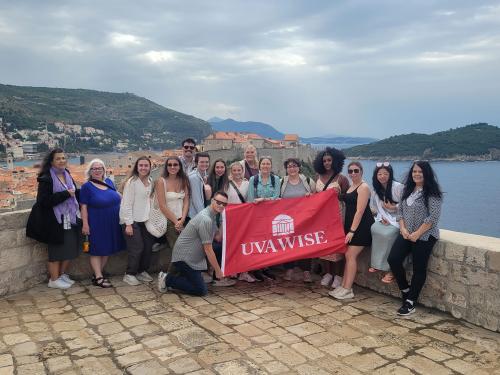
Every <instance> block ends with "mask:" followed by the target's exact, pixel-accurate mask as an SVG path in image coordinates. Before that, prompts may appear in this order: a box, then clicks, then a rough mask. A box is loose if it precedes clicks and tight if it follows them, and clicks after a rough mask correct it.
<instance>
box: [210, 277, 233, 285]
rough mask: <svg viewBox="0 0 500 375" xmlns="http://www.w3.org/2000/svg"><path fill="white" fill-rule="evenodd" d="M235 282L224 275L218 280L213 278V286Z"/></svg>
mask: <svg viewBox="0 0 500 375" xmlns="http://www.w3.org/2000/svg"><path fill="white" fill-rule="evenodd" d="M234 284H236V280H231V279H228V278H226V277H224V278H223V279H220V280H214V284H213V285H214V286H233V285H234Z"/></svg>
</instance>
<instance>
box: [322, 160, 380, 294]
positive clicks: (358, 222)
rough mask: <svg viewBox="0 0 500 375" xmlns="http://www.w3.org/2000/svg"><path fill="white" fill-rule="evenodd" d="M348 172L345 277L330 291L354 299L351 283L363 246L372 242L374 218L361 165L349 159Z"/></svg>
mask: <svg viewBox="0 0 500 375" xmlns="http://www.w3.org/2000/svg"><path fill="white" fill-rule="evenodd" d="M347 173H348V174H349V177H350V178H351V181H352V185H351V186H350V187H349V189H348V190H347V193H345V196H344V202H345V206H346V210H345V221H344V232H345V233H346V236H345V243H346V244H347V251H346V253H345V268H344V278H343V280H342V285H340V286H339V287H338V288H336V289H334V290H333V291H331V292H330V293H329V295H330V296H332V297H334V298H336V299H348V298H354V293H353V291H352V284H353V283H354V278H355V276H356V271H357V268H358V263H357V259H358V255H359V254H360V253H361V251H362V250H363V248H364V247H365V246H370V245H371V243H372V235H371V232H370V228H371V226H372V224H373V221H374V220H373V215H372V213H371V210H370V207H369V203H370V187H369V186H368V184H367V183H366V182H365V181H363V166H362V165H361V163H360V162H358V161H353V162H350V163H349V165H348V166H347Z"/></svg>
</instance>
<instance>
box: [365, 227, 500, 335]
mask: <svg viewBox="0 0 500 375" xmlns="http://www.w3.org/2000/svg"><path fill="white" fill-rule="evenodd" d="M370 254H371V250H370V249H368V250H365V251H364V252H363V254H362V255H361V257H360V260H359V265H358V275H357V277H356V283H357V284H358V285H361V286H364V287H367V288H369V289H372V290H376V291H378V292H381V293H385V294H390V295H392V296H397V297H399V296H400V293H399V290H398V288H397V285H396V283H395V282H394V283H393V284H389V285H387V284H384V283H382V282H381V281H380V277H381V276H382V273H380V274H379V273H375V274H374V273H369V272H368V267H370V264H369V263H370ZM408 268H409V269H410V268H411V266H409V267H408ZM499 271H500V238H494V237H485V236H478V235H473V234H467V233H459V232H452V231H448V230H441V239H440V240H439V241H438V242H437V243H436V245H435V247H434V250H433V253H432V256H431V259H430V261H429V268H428V273H427V282H426V284H425V286H424V289H423V290H422V293H421V295H420V300H419V302H420V303H421V304H423V305H425V306H428V307H434V308H436V309H438V310H441V311H446V312H449V313H451V314H452V315H453V316H454V317H456V318H459V319H464V320H467V321H469V322H471V323H474V324H476V325H480V326H483V327H485V328H487V329H490V330H492V331H500V278H499ZM410 274H411V273H410V272H409V271H408V275H407V276H408V278H409V277H410Z"/></svg>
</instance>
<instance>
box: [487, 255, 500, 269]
mask: <svg viewBox="0 0 500 375" xmlns="http://www.w3.org/2000/svg"><path fill="white" fill-rule="evenodd" d="M487 258H488V269H490V270H491V271H494V272H500V251H488V254H487Z"/></svg>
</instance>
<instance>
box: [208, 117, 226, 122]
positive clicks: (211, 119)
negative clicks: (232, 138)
mask: <svg viewBox="0 0 500 375" xmlns="http://www.w3.org/2000/svg"><path fill="white" fill-rule="evenodd" d="M221 121H224V119H223V118H220V117H217V116H214V117H212V118H209V119H208V120H207V122H209V123H212V122H221Z"/></svg>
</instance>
